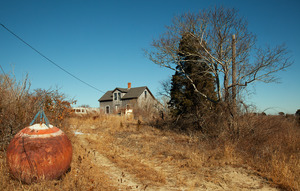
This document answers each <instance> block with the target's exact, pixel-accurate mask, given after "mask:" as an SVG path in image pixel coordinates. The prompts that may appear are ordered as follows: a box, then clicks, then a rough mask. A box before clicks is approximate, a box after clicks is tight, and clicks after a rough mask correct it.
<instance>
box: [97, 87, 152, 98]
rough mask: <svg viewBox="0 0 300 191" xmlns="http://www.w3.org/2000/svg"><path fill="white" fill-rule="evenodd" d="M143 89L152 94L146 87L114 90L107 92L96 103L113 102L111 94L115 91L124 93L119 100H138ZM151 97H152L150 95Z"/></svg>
mask: <svg viewBox="0 0 300 191" xmlns="http://www.w3.org/2000/svg"><path fill="white" fill-rule="evenodd" d="M145 89H147V90H148V92H149V93H150V94H151V95H152V93H151V92H150V91H149V89H148V88H147V86H143V87H136V88H129V89H128V88H115V89H114V90H111V91H107V92H106V93H105V94H104V95H103V96H102V97H101V98H100V99H99V100H98V101H112V100H113V92H114V91H116V90H119V91H120V92H122V93H126V94H125V95H124V96H123V97H122V98H121V100H124V99H135V98H138V97H139V96H140V95H141V94H142V93H143V92H144V91H145ZM152 97H154V96H153V95H152Z"/></svg>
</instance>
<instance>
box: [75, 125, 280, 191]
mask: <svg viewBox="0 0 300 191" xmlns="http://www.w3.org/2000/svg"><path fill="white" fill-rule="evenodd" d="M79 130H80V129H79ZM105 133H106V132H104V131H97V132H95V133H90V132H89V133H83V134H80V133H78V134H77V135H76V137H78V139H80V142H81V143H82V145H83V146H84V147H85V148H86V149H87V151H88V152H92V153H93V155H94V161H92V162H94V163H95V164H96V165H97V166H98V167H99V168H100V169H101V171H103V173H105V174H106V175H107V176H108V177H110V179H111V182H112V183H113V184H114V186H116V187H118V188H119V190H170V191H173V190H174V191H175V190H245V191H248V190H257V191H272V190H277V189H276V188H273V187H271V186H270V185H269V184H268V183H267V182H266V181H265V180H264V179H262V178H261V177H259V176H256V175H255V174H254V173H253V172H252V171H251V170H247V169H244V168H241V167H240V168H235V167H232V166H229V165H225V166H216V167H203V168H201V169H193V168H185V167H184V166H182V167H181V166H179V165H176V164H177V163H176V161H174V160H175V159H172V157H164V158H163V157H161V155H158V154H155V155H154V154H152V155H154V156H152V157H147V156H148V155H149V153H143V148H144V147H146V146H148V147H149V148H152V146H151V144H150V143H149V145H142V143H141V145H140V144H139V143H138V140H139V137H138V136H141V137H140V138H141V139H143V140H145V139H147V137H146V136H147V135H145V134H142V133H141V134H136V133H135V134H134V136H132V134H129V133H128V132H122V133H120V135H121V136H119V137H118V138H116V139H112V141H111V142H110V143H109V144H110V145H113V146H112V149H117V151H118V149H119V151H120V152H119V151H118V152H117V153H118V155H120V156H119V158H120V159H121V160H122V161H121V162H122V163H121V162H118V160H111V159H110V158H109V157H107V156H111V155H109V153H108V154H107V153H106V152H108V151H104V150H100V149H97V148H96V147H94V144H96V143H99V144H106V143H105V142H102V143H101V140H102V139H104V136H109V134H105ZM126 133H127V134H129V135H128V136H126ZM113 136H115V135H113ZM120 137H121V138H120ZM130 137H134V140H136V145H134V144H133V143H132V142H130V141H129V140H130ZM105 138H107V137H105ZM122 141H123V142H124V141H126V144H128V145H126V146H127V149H124V148H123V147H122V146H121V145H120V143H122ZM168 141H169V140H168ZM112 142H113V143H112ZM140 147H142V148H140ZM95 148H96V149H95ZM149 148H147V149H148V150H149ZM139 152H140V153H139ZM151 152H152V153H155V152H156V149H155V148H153V149H152V150H151ZM133 158H134V161H135V162H134V163H132V162H130V161H132V159H133ZM185 160H187V159H182V161H183V162H184V161H185ZM124 161H125V163H126V162H127V161H128V165H127V166H126V164H124ZM182 161H181V162H182ZM129 164H132V165H131V166H130V165H129ZM140 166H142V167H143V168H140ZM143 170H144V171H145V172H144V174H142V175H141V172H140V171H143ZM152 173H154V174H155V173H157V174H159V175H160V176H161V179H162V181H161V182H157V179H155V178H153V179H151V176H149V174H152ZM143 176H144V177H143ZM149 177H150V178H149ZM147 178H148V179H149V180H147ZM145 179H146V180H145ZM159 180H160V179H159Z"/></svg>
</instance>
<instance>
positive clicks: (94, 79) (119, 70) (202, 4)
mask: <svg viewBox="0 0 300 191" xmlns="http://www.w3.org/2000/svg"><path fill="white" fill-rule="evenodd" d="M215 5H223V6H225V7H229V8H231V7H234V8H237V9H239V11H240V15H241V16H243V17H245V18H246V19H247V20H248V22H249V30H250V31H251V32H253V33H255V34H256V35H257V37H258V44H259V45H267V44H270V45H276V44H281V43H286V45H287V47H288V49H289V50H290V51H291V56H292V57H293V60H294V65H293V66H292V67H290V68H288V69H287V71H285V72H280V73H278V76H280V78H281V80H280V81H281V83H279V84H263V83H255V84H254V86H251V87H249V90H250V92H252V93H251V94H250V95H249V96H248V98H247V100H248V101H247V103H249V104H254V105H256V106H257V109H258V110H259V111H264V110H266V109H267V110H266V112H267V113H277V112H279V111H283V112H285V113H295V112H296V110H297V109H300V99H299V95H300V85H299V79H298V78H299V74H300V63H299V62H300V47H299V45H300V37H299V36H300V22H299V18H300V11H299V8H300V1H297V0H288V1H286V0H280V1H279V0H251V1H250V0H248V1H246V0H244V1H239V0H227V1H217V0H210V1H208V0H186V1H182V0H181V1H178V0H165V1H164V0H159V1H158V0H151V1H150V0H149V1H143V0H134V1H130V0H127V1H125V0H123V1H121V0H119V1H117V0H112V1H83V0H82V1H76V0H73V1H62V0H60V1H57V0H54V1H53V0H51V1H50V0H49V1H45V0H44V1H40V0H36V1H32V0H27V1H21V0H20V1H15V0H10V1H3V0H0V23H2V24H3V25H5V26H6V27H8V28H9V29H10V30H12V31H13V32H14V33H16V34H17V35H18V36H20V37H21V38H23V39H24V40H25V41H26V42H28V43H29V44H30V45H32V46H33V47H34V48H36V49H37V50H39V51H40V52H42V53H43V54H44V55H46V56H47V57H48V58H50V59H51V60H53V61H54V62H55V63H57V64H58V65H60V66H61V67H63V68H64V69H66V70H67V71H69V72H70V73H72V74H74V75H75V76H77V77H79V78H81V79H82V80H84V81H86V82H87V83H89V84H91V85H93V86H95V87H96V88H98V89H100V90H102V91H103V92H105V91H107V90H111V89H114V88H115V87H127V82H131V83H132V86H133V87H137V86H148V87H149V89H150V90H151V91H152V92H153V94H154V95H157V92H158V90H159V88H160V87H161V85H160V82H161V81H163V80H165V79H168V77H169V76H171V75H172V74H173V72H172V71H170V70H168V69H164V68H160V67H159V66H157V65H155V64H153V63H151V61H150V60H148V59H147V58H146V57H145V56H144V53H143V51H142V49H143V48H149V46H150V44H151V42H152V40H153V39H155V38H158V37H159V35H160V34H162V33H163V32H164V31H165V26H166V25H169V24H170V23H171V20H172V18H173V17H174V16H176V15H179V14H182V13H185V12H197V11H199V10H200V9H203V8H208V7H211V6H215ZM0 65H1V66H2V67H3V69H4V70H5V72H12V71H13V73H14V74H15V76H16V78H17V79H18V80H22V79H23V78H24V77H25V75H26V74H27V73H28V75H29V79H30V81H31V89H36V88H43V89H49V88H56V87H58V88H60V90H61V92H64V93H65V94H66V95H67V96H68V97H70V98H75V99H76V100H78V102H77V105H82V104H88V105H90V106H92V107H98V105H99V104H98V101H97V100H98V99H99V98H100V97H101V96H102V95H103V93H101V92H98V91H96V90H94V89H92V88H90V87H88V86H86V85H85V84H83V83H81V82H79V81H77V80H75V79H74V78H73V77H71V76H69V75H67V74H66V73H64V72H63V71H61V70H60V69H58V68H57V67H55V66H54V65H52V64H51V63H50V62H48V61H47V60H46V59H44V58H43V57H41V56H40V55H38V54H37V53H36V52H34V51H33V50H31V49H30V48H28V47H27V46H26V45H24V44H23V43H22V42H20V41H19V40H18V39H16V38H15V37H14V36H12V35H11V34H10V33H8V32H7V31H6V30H5V29H3V28H2V27H0ZM268 108H270V109H268Z"/></svg>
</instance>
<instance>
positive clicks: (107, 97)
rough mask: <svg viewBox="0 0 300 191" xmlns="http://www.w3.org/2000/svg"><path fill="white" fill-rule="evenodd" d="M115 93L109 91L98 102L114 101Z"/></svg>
mask: <svg viewBox="0 0 300 191" xmlns="http://www.w3.org/2000/svg"><path fill="white" fill-rule="evenodd" d="M112 92H113V91H107V92H106V93H105V94H104V95H103V96H102V97H101V98H100V99H99V100H98V101H112V100H113V94H112Z"/></svg>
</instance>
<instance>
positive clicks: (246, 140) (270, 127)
mask: <svg viewBox="0 0 300 191" xmlns="http://www.w3.org/2000/svg"><path fill="white" fill-rule="evenodd" d="M246 119H247V120H245V119H244V120H243V121H242V122H244V124H241V129H240V130H241V137H240V139H239V141H238V144H237V146H236V150H237V153H238V154H239V156H241V158H243V161H244V162H246V163H247V164H249V165H250V166H252V167H253V168H255V169H256V170H257V171H258V173H259V174H261V175H262V176H264V177H266V178H268V179H269V180H270V181H271V182H273V183H275V184H277V185H279V186H280V187H282V188H286V189H291V190H300V128H299V126H297V123H296V122H295V120H294V118H285V117H284V116H248V117H247V118H246Z"/></svg>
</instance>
